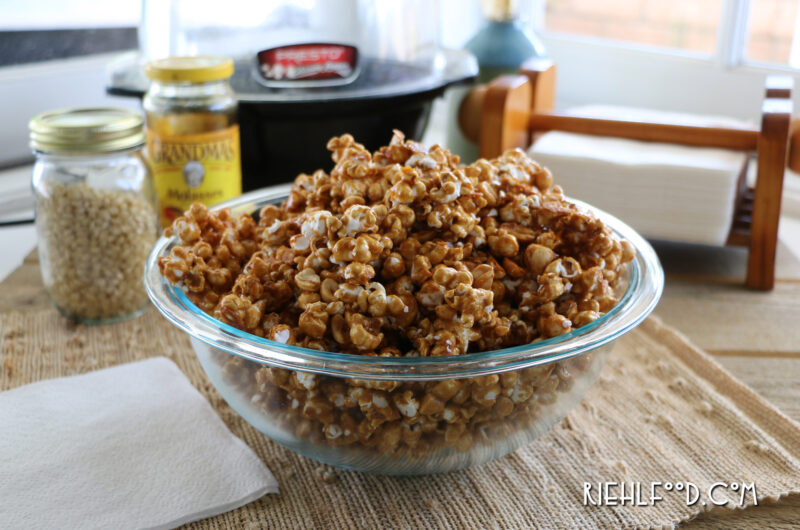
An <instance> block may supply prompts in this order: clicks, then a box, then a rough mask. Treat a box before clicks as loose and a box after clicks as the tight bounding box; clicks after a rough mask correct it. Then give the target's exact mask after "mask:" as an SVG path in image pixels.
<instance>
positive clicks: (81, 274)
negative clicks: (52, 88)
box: [30, 108, 158, 323]
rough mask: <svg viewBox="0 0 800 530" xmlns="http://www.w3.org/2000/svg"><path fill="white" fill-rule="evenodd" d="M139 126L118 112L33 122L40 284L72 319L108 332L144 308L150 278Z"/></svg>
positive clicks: (149, 220) (147, 196)
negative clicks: (106, 328) (146, 273)
mask: <svg viewBox="0 0 800 530" xmlns="http://www.w3.org/2000/svg"><path fill="white" fill-rule="evenodd" d="M142 122H143V120H142V117H141V116H140V115H139V114H138V113H136V112H134V111H131V110H127V109H118V108H87V109H71V110H60V111H53V112H47V113H44V114H40V115H39V116H37V117H35V118H33V120H31V122H30V132H31V148H32V149H33V151H34V153H35V155H36V163H35V164H34V166H33V190H34V195H35V198H36V229H37V235H38V247H39V261H40V265H41V270H42V279H43V281H44V285H45V288H46V290H47V293H48V295H49V296H50V299H51V300H52V301H53V303H54V304H55V306H56V307H57V308H58V309H59V310H60V311H61V313H63V314H64V315H65V316H67V317H69V318H71V319H74V320H77V321H81V322H86V323H104V322H109V321H115V320H119V319H122V318H126V317H131V316H135V315H138V314H139V313H141V312H142V311H143V310H144V309H145V307H146V306H147V293H146V292H145V288H144V282H143V270H144V263H145V261H146V259H147V255H148V254H149V252H150V249H151V247H152V246H153V244H154V243H155V240H156V237H157V233H158V225H157V222H156V213H155V208H154V204H153V201H154V195H153V190H152V179H151V176H150V172H149V170H148V167H147V163H146V160H145V159H144V156H143V154H142V149H143V145H144V132H143V130H142V125H143V123H142Z"/></svg>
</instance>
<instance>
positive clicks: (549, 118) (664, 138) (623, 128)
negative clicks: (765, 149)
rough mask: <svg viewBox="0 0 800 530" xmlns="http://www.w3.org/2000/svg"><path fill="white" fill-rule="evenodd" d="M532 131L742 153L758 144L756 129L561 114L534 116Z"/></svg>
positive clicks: (531, 123) (547, 113)
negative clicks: (561, 132)
mask: <svg viewBox="0 0 800 530" xmlns="http://www.w3.org/2000/svg"><path fill="white" fill-rule="evenodd" d="M530 128H531V131H533V132H540V131H566V132H573V133H580V134H591V135H597V136H613V137H617V138H628V139H631V140H642V141H646V142H665V143H672V144H682V145H691V146H697V147H722V148H725V149H738V150H754V149H755V148H756V144H757V141H758V130H757V129H752V128H741V129H736V128H725V127H701V126H695V125H679V124H671V123H657V122H646V121H626V120H607V119H600V118H589V117H584V116H573V115H569V114H563V113H559V112H546V113H535V114H532V115H531V117H530Z"/></svg>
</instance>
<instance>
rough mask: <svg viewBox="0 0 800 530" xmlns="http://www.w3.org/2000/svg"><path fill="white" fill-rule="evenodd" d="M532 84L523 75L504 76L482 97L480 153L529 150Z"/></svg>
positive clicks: (492, 156)
mask: <svg viewBox="0 0 800 530" xmlns="http://www.w3.org/2000/svg"><path fill="white" fill-rule="evenodd" d="M530 102H531V83H530V82H529V81H528V78H527V77H526V76H524V75H502V76H500V77H498V78H497V79H495V80H494V81H492V82H491V83H489V85H488V87H487V89H486V94H485V95H484V96H483V101H482V108H481V120H480V134H479V142H478V146H479V148H480V156H481V157H483V158H494V157H496V156H499V155H501V154H502V153H503V152H504V151H506V150H507V149H512V148H514V147H519V148H522V149H527V148H528V144H529V143H530V131H529V116H530V104H531V103H530Z"/></svg>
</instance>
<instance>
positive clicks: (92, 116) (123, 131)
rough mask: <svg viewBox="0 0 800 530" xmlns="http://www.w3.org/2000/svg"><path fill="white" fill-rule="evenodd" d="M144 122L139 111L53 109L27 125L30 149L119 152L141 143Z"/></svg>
mask: <svg viewBox="0 0 800 530" xmlns="http://www.w3.org/2000/svg"><path fill="white" fill-rule="evenodd" d="M143 123H144V121H143V120H142V116H141V114H139V113H138V112H136V111H133V110H129V109H122V108H116V107H97V108H84V109H64V110H54V111H50V112H45V113H43V114H39V115H38V116H36V117H35V118H33V119H32V120H31V121H30V123H29V124H28V128H29V129H30V133H31V137H30V140H31V141H30V146H31V148H32V149H34V150H36V151H39V152H43V153H52V154H60V153H61V154H69V153H92V152H101V153H106V152H111V151H122V150H125V149H131V148H133V147H138V146H140V145H143V144H144V141H145V133H144V129H143Z"/></svg>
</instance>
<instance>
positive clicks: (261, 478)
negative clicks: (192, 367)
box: [0, 357, 278, 529]
mask: <svg viewBox="0 0 800 530" xmlns="http://www.w3.org/2000/svg"><path fill="white" fill-rule="evenodd" d="M277 492H278V484H277V483H276V481H275V479H274V478H273V476H272V474H271V473H270V472H269V470H268V469H267V468H266V467H265V466H264V464H263V463H262V462H261V460H260V459H259V458H258V457H257V456H256V454H255V453H254V452H253V451H252V450H251V449H250V448H249V447H248V446H247V445H246V444H245V443H244V442H243V441H242V440H240V439H239V438H237V437H235V436H234V435H233V434H232V433H231V432H230V431H229V430H228V429H227V427H226V426H225V424H224V423H223V422H222V420H221V419H220V418H219V416H217V414H216V413H215V412H214V410H213V409H212V408H211V406H210V405H209V404H208V402H207V401H206V400H205V399H204V398H203V397H202V396H201V395H200V393H199V392H197V390H195V388H194V387H193V386H192V385H191V384H190V383H189V380H188V379H186V377H185V376H184V375H183V373H182V372H181V371H180V370H179V369H178V367H177V366H176V365H175V364H174V363H173V362H172V361H170V360H168V359H166V358H164V357H158V358H154V359H148V360H145V361H141V362H136V363H131V364H125V365H121V366H116V367H114V368H108V369H105V370H99V371H96V372H92V373H89V374H85V375H79V376H74V377H66V378H60V379H52V380H49V381H42V382H39V383H33V384H30V385H26V386H23V387H20V388H16V389H13V390H9V391H7V392H2V393H0V527H3V528H26V529H33V528H48V529H49V528H59V529H61V528H115V529H123V528H174V527H176V526H179V525H181V524H184V523H187V522H190V521H196V520H198V519H203V518H206V517H210V516H212V515H216V514H219V513H223V512H226V511H228V510H232V509H234V508H237V507H239V506H242V505H244V504H247V503H249V502H251V501H253V500H255V499H257V498H259V497H261V496H262V495H264V494H266V493H277Z"/></svg>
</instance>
